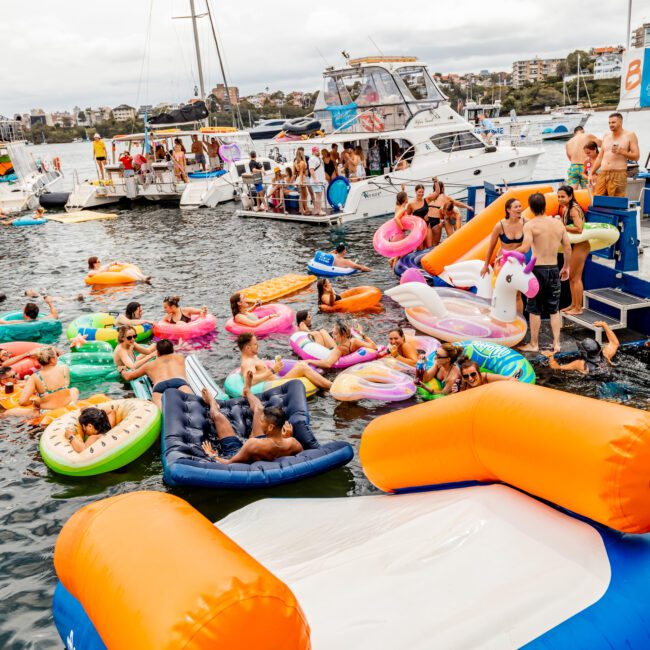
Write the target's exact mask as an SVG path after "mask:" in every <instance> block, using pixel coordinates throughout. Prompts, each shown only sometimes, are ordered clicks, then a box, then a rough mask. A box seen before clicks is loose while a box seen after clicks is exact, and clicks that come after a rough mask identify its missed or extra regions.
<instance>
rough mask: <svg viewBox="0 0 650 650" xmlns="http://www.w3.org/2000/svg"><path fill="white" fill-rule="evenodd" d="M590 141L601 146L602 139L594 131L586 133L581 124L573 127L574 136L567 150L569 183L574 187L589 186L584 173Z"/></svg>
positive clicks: (566, 147) (568, 143)
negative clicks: (586, 146) (587, 146)
mask: <svg viewBox="0 0 650 650" xmlns="http://www.w3.org/2000/svg"><path fill="white" fill-rule="evenodd" d="M588 142H595V143H596V144H597V145H598V146H600V140H599V139H598V138H597V137H596V136H595V135H594V134H593V133H585V130H584V129H583V128H582V127H581V126H576V128H575V129H573V137H572V138H571V139H570V140H569V141H568V142H567V143H566V146H565V151H566V156H567V158H568V159H569V163H571V164H570V165H569V169H568V171H567V184H568V185H570V186H571V187H572V188H573V189H579V188H582V187H587V179H586V177H585V175H584V172H585V161H586V159H587V154H586V153H585V145H586V144H587V143H588Z"/></svg>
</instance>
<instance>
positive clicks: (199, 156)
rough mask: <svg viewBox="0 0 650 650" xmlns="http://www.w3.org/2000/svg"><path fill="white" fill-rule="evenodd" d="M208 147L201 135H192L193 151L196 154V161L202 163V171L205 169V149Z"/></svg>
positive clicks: (198, 163)
mask: <svg viewBox="0 0 650 650" xmlns="http://www.w3.org/2000/svg"><path fill="white" fill-rule="evenodd" d="M206 149H207V147H206V146H205V142H203V140H199V136H198V135H196V134H194V135H193V136H192V153H193V154H194V162H195V163H196V164H197V165H201V171H205V151H206Z"/></svg>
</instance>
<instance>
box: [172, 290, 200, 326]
mask: <svg viewBox="0 0 650 650" xmlns="http://www.w3.org/2000/svg"><path fill="white" fill-rule="evenodd" d="M180 304H181V297H180V296H167V298H164V299H163V309H164V311H165V315H164V316H163V317H162V320H163V322H164V323H171V324H172V325H176V324H177V323H189V322H190V321H191V320H192V316H205V315H206V314H207V313H208V308H207V307H201V309H197V308H196V307H184V308H183V309H181V307H180Z"/></svg>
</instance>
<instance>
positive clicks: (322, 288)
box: [316, 278, 341, 309]
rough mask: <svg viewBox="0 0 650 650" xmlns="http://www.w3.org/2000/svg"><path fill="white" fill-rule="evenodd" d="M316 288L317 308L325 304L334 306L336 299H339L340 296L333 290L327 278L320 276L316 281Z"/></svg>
mask: <svg viewBox="0 0 650 650" xmlns="http://www.w3.org/2000/svg"><path fill="white" fill-rule="evenodd" d="M316 289H317V290H318V308H319V309H320V308H321V306H322V305H325V306H326V307H334V303H336V301H337V300H341V296H339V295H338V294H337V293H336V292H335V291H334V289H333V287H332V283H331V282H330V281H329V280H328V279H327V278H321V279H320V280H319V281H318V282H317V283H316Z"/></svg>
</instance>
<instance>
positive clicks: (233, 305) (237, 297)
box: [230, 292, 280, 327]
mask: <svg viewBox="0 0 650 650" xmlns="http://www.w3.org/2000/svg"><path fill="white" fill-rule="evenodd" d="M261 305H262V302H261V301H260V300H256V301H255V302H251V301H250V300H248V299H247V298H246V296H245V295H244V294H243V293H239V292H238V293H234V294H233V295H232V296H230V311H231V312H232V316H233V320H234V321H235V323H238V324H239V325H244V326H245V327H258V326H259V325H261V324H262V323H266V322H267V321H270V320H272V319H273V318H277V317H278V316H279V315H280V314H269V315H268V316H262V317H261V318H260V317H259V316H257V315H256V314H254V313H253V310H254V309H255V308H256V307H260V306H261Z"/></svg>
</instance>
